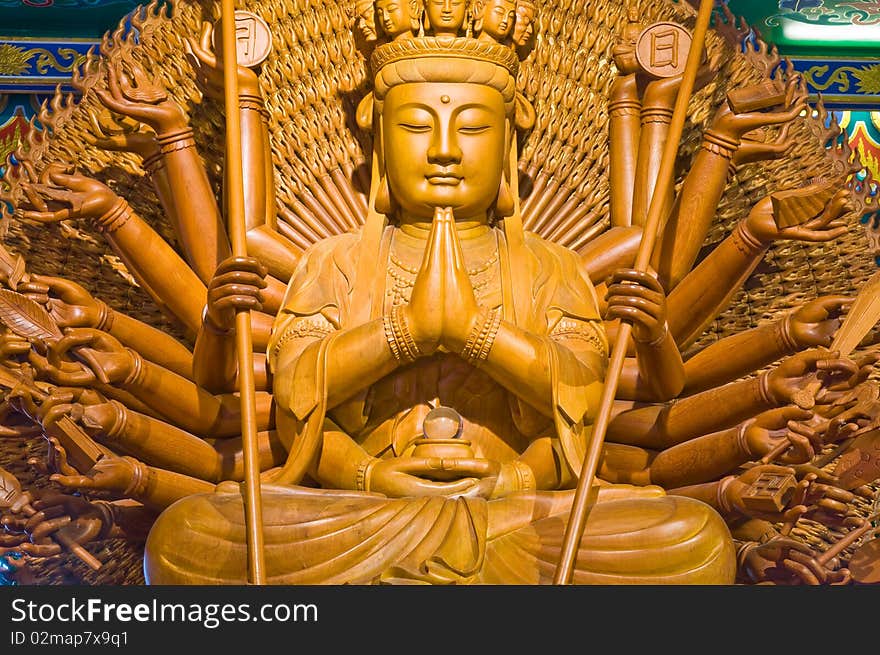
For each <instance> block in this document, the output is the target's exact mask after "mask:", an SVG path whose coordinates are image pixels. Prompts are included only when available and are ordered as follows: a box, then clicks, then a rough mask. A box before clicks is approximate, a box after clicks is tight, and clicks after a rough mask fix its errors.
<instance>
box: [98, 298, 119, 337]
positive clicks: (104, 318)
mask: <svg viewBox="0 0 880 655" xmlns="http://www.w3.org/2000/svg"><path fill="white" fill-rule="evenodd" d="M95 303H96V304H97V305H98V320H97V321H96V322H95V329H96V330H101V331H102V332H109V331H110V330H112V329H113V317H114V313H113V310H112V309H110V306H109V305H108V304H107V303H105V302H104V301H103V300H98V299H97V298H96V299H95Z"/></svg>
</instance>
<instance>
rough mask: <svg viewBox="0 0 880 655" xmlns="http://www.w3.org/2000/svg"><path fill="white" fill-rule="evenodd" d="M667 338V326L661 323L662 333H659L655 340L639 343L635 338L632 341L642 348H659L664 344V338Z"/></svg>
mask: <svg viewBox="0 0 880 655" xmlns="http://www.w3.org/2000/svg"><path fill="white" fill-rule="evenodd" d="M668 336H669V324H667V323H663V331H662V332H661V333H660V336H658V337H657V338H656V339H652V340H651V341H639V340H638V339H636V338H635V337H633V341H635V342H636V343H638V344H641V345H643V346H648V347H649V348H659V347H660V346H662V345H663V344H664V343H665V342H666V337H668Z"/></svg>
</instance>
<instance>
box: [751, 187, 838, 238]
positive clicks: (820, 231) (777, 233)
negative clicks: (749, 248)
mask: <svg viewBox="0 0 880 655" xmlns="http://www.w3.org/2000/svg"><path fill="white" fill-rule="evenodd" d="M849 210H850V207H849V191H848V190H846V189H841V190H840V191H838V192H837V193H836V194H834V197H832V198H831V200H829V201H828V204H826V205H825V209H824V211H823V212H822V214H820V215H819V216H818V217H817V218H814V219H811V220H809V221H807V222H806V223H802V224H801V225H794V226H792V227H785V228H780V227H779V226H778V225H776V221H775V219H774V218H773V201H772V200H771V199H770V196H767V197H765V198H762V199H761V200H760V201H758V203H757V204H756V205H755V206H754V207H752V210H751V211H750V212H749V215H748V217H747V218H746V219H745V228H746V231H747V232H748V233H749V234H751V235H752V236H753V237H755V238H756V239H758V240H759V241H761V242H762V243H765V244H769V243H772V242H773V241H778V240H781V239H790V240H792V241H807V242H814V243H818V242H823V241H832V240H833V239H836V238H837V237H840V236H843V235H844V234H846V231H847V227H846V223H845V221H844V220H843V219H842V218H841V216H842V215H843V214H845V213H846V212H848V211H849Z"/></svg>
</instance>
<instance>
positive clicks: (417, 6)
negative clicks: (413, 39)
mask: <svg viewBox="0 0 880 655" xmlns="http://www.w3.org/2000/svg"><path fill="white" fill-rule="evenodd" d="M423 13H425V6H424V5H423V4H422V3H421V2H419V0H409V27H410V29H411V30H412V31H413V32H415V33H416V34H418V35H419V36H424V34H423V30H424V28H423V27H422V14H423Z"/></svg>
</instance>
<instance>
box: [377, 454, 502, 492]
mask: <svg viewBox="0 0 880 655" xmlns="http://www.w3.org/2000/svg"><path fill="white" fill-rule="evenodd" d="M439 470H442V471H444V473H449V472H450V471H452V472H456V473H459V474H460V475H461V476H462V477H461V479H458V480H453V481H451V482H436V481H434V480H429V479H426V478H423V477H420V476H423V475H430V474H431V473H432V472H434V473H436V472H437V471H439ZM498 470H499V465H498V463H497V462H493V461H490V460H486V459H442V460H441V459H440V458H439V457H436V458H435V457H431V458H425V457H399V458H394V459H380V460H378V461H377V462H376V464H375V465H374V466H373V468H372V470H371V474H370V491H376V492H379V493H382V494H385V495H386V496H389V497H393V498H403V497H407V496H449V497H451V496H469V497H476V496H480V497H483V498H488V497H489V496H490V495H491V493H492V490H493V489H494V487H495V480H496V478H497V475H498Z"/></svg>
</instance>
